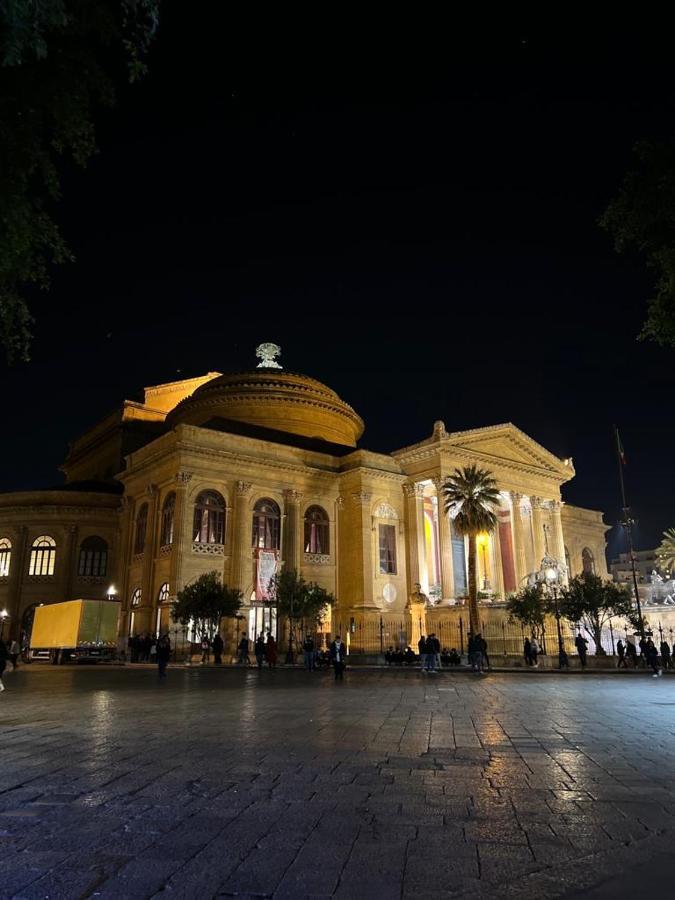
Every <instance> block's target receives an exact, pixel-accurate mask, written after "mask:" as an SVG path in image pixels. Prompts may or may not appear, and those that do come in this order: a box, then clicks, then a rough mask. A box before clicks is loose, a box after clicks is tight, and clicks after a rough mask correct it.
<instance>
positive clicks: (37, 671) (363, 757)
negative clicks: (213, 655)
mask: <svg viewBox="0 0 675 900" xmlns="http://www.w3.org/2000/svg"><path fill="white" fill-rule="evenodd" d="M6 684H7V690H6V691H5V692H4V693H3V694H2V695H1V696H0V885H1V888H0V895H2V896H3V897H4V896H7V897H13V898H17V900H19V898H42V897H50V898H54V897H64V898H70V897H72V898H87V897H105V898H113V897H115V898H119V897H129V898H150V897H156V898H162V900H163V898H166V897H172V898H174V897H184V898H207V897H251V898H252V897H271V898H302V897H317V898H318V897H325V898H332V897H335V898H350V897H358V898H363V897H368V898H379V897H382V898H390V897H391V898H393V897H395V898H408V897H410V898H412V897H415V898H417V900H419V898H425V897H428V898H432V897H433V898H438V897H441V898H442V897H458V896H460V897H461V896H469V895H470V896H471V897H483V896H485V897H488V896H489V897H491V898H500V897H504V898H505V900H506V898H510V897H512V896H514V895H515V894H516V892H517V896H518V898H519V900H523V898H525V900H526V898H528V897H529V896H534V895H536V896H537V898H540V897H541V896H551V897H565V896H570V897H571V896H582V895H583V894H584V893H585V892H589V891H590V892H593V893H591V894H590V895H591V896H598V897H601V896H610V895H611V896H613V897H622V896H633V894H634V889H631V890H629V885H631V884H633V883H634V879H635V877H636V876H635V872H637V871H645V867H649V866H650V865H651V866H652V869H653V871H654V872H658V871H661V870H663V871H664V872H665V869H666V867H665V863H664V862H663V861H664V860H665V859H666V858H667V854H668V852H669V850H670V848H671V847H672V845H673V844H672V840H673V837H674V836H675V802H674V801H675V796H674V795H675V778H674V777H673V776H674V775H675V740H674V738H675V697H672V696H671V695H672V694H673V691H674V690H675V680H673V679H670V678H668V679H665V678H664V679H658V680H657V679H653V680H652V679H651V678H650V677H649V676H647V675H645V676H644V677H643V678H638V677H637V675H636V676H635V677H633V678H631V679H628V680H626V679H622V678H613V677H611V676H607V677H603V676H601V675H599V674H598V673H595V674H594V675H593V677H592V678H591V679H587V680H585V679H581V678H574V679H569V678H567V677H566V675H565V674H562V675H555V673H547V675H546V677H545V678H536V677H534V678H533V677H532V676H531V673H523V674H522V675H517V674H514V673H509V674H508V675H501V674H498V673H493V674H492V675H490V676H489V677H479V678H471V677H459V678H444V677H443V678H441V677H439V678H435V679H431V678H426V677H424V676H421V675H420V674H419V673H418V672H415V671H409V670H396V669H393V670H392V669H380V670H364V671H350V672H349V673H348V676H347V678H346V680H345V682H344V684H335V683H334V681H333V679H332V677H331V675H330V673H320V672H319V673H304V672H298V671H293V670H282V669H280V670H277V671H276V672H268V671H263V672H258V671H257V670H248V671H247V670H236V669H223V670H218V669H215V668H209V667H204V668H192V669H182V668H171V670H170V672H169V677H168V678H167V679H166V681H163V682H160V681H159V680H158V679H157V675H156V673H155V672H154V671H153V670H152V669H148V668H142V667H134V668H126V669H125V668H118V667H110V668H103V667H101V668H94V669H75V668H73V669H61V668H59V669H54V668H52V667H49V668H47V667H41V668H39V667H37V666H35V667H32V668H29V667H24V668H23V669H19V670H18V671H17V672H15V673H12V674H11V675H9V676H7V678H6ZM624 876H625V877H624ZM650 886H652V887H657V889H659V886H658V884H656V883H654V882H653V881H652V882H650ZM669 887H670V885H669V884H667V885H665V886H664V888H663V890H666V892H667V893H670V891H669V890H667V889H668V888H669ZM610 891H611V894H610V893H609V892H610Z"/></svg>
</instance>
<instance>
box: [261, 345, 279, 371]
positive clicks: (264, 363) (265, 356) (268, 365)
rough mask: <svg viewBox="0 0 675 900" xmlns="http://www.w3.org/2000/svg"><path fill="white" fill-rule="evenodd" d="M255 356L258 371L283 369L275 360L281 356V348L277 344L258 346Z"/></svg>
mask: <svg viewBox="0 0 675 900" xmlns="http://www.w3.org/2000/svg"><path fill="white" fill-rule="evenodd" d="M255 355H256V356H257V357H258V359H259V360H260V362H259V363H258V366H257V367H258V368H259V369H281V368H283V367H282V366H281V364H280V363H278V362H277V360H276V357H277V356H280V355H281V347H280V346H279V345H278V344H258V346H257V347H256V348H255Z"/></svg>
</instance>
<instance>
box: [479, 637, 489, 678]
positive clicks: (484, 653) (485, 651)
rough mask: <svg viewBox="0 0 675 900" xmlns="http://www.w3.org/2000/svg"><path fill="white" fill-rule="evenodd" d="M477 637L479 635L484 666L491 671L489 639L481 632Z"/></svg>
mask: <svg viewBox="0 0 675 900" xmlns="http://www.w3.org/2000/svg"><path fill="white" fill-rule="evenodd" d="M477 637H478V642H479V645H480V652H481V656H482V660H481V662H482V663H483V668H484V669H487V670H488V671H489V670H490V657H489V656H488V644H487V641H486V640H485V638H484V637H483V635H482V634H479V635H478V636H477Z"/></svg>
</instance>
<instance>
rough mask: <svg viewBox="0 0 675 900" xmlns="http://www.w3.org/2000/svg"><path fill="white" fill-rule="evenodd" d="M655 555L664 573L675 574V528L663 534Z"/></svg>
mask: <svg viewBox="0 0 675 900" xmlns="http://www.w3.org/2000/svg"><path fill="white" fill-rule="evenodd" d="M656 555H657V556H658V558H659V566H660V567H661V569H662V570H663V571H664V572H671V573H672V572H675V528H669V529H668V530H667V531H664V532H663V537H662V538H661V543H660V544H659V547H658V549H657V551H656Z"/></svg>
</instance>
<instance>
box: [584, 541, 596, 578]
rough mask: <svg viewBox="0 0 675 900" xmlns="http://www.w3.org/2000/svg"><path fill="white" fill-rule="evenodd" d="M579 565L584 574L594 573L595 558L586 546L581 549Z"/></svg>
mask: <svg viewBox="0 0 675 900" xmlns="http://www.w3.org/2000/svg"><path fill="white" fill-rule="evenodd" d="M581 567H582V569H583V572H584V575H595V560H594V559H593V554H592V553H591V551H590V550H589V549H588V547H584V549H583V550H582V551H581Z"/></svg>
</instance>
